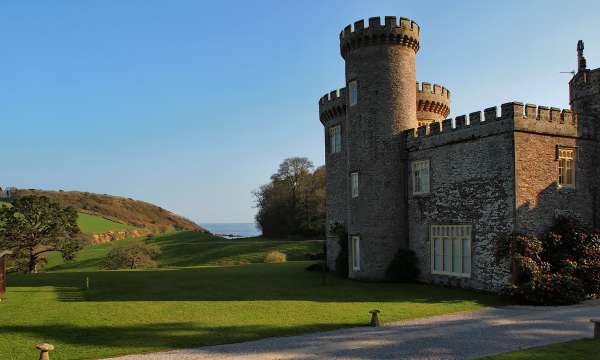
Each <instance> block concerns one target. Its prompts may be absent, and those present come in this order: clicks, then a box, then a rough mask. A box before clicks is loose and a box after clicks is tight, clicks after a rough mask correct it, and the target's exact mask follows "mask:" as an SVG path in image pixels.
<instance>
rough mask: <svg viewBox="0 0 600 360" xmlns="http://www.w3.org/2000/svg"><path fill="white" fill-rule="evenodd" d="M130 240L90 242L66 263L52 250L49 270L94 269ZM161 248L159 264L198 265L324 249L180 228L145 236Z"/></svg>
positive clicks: (298, 256) (311, 243)
mask: <svg viewBox="0 0 600 360" xmlns="http://www.w3.org/2000/svg"><path fill="white" fill-rule="evenodd" d="M129 241H131V240H130V239H127V240H120V241H113V242H111V243H105V244H98V245H91V246H88V247H86V248H84V249H83V250H81V251H80V252H79V253H77V257H76V259H75V261H73V262H69V263H64V262H63V261H62V259H61V257H60V256H59V255H58V254H50V255H49V256H48V258H47V260H48V264H47V265H46V266H45V267H44V269H45V270H46V271H95V270H99V269H100V264H101V262H102V259H103V258H104V257H105V256H106V254H107V253H108V252H109V251H110V249H111V248H112V247H113V246H120V245H124V244H126V243H127V242H129ZM146 241H147V242H149V243H154V244H156V245H158V246H159V247H160V248H161V251H162V254H160V255H159V256H158V258H157V259H156V260H157V263H158V266H159V267H196V266H207V265H236V264H246V263H262V262H263V260H264V258H265V256H266V255H267V254H268V253H269V252H270V251H273V250H277V251H281V252H283V253H285V254H286V255H287V256H288V260H289V261H295V260H305V254H307V253H318V252H320V251H322V249H323V242H322V241H321V240H306V241H281V240H270V239H265V238H262V237H257V238H245V239H235V240H227V239H223V238H220V237H217V236H214V235H211V234H208V233H201V232H191V231H190V232H178V233H172V234H165V235H161V236H157V237H154V238H152V239H148V240H146Z"/></svg>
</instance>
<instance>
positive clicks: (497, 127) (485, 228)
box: [408, 113, 514, 291]
mask: <svg viewBox="0 0 600 360" xmlns="http://www.w3.org/2000/svg"><path fill="white" fill-rule="evenodd" d="M476 116H480V114H479V113H475V114H474V115H473V116H472V121H473V124H472V126H471V127H467V126H466V125H465V122H464V121H465V118H464V117H460V118H458V119H457V124H458V128H457V129H452V128H451V124H450V123H449V121H448V120H446V121H445V126H446V127H445V128H444V134H438V135H437V136H429V137H426V136H424V135H425V133H424V131H423V129H419V130H420V132H421V135H422V136H421V137H420V139H419V138H413V139H409V142H408V149H409V160H410V161H414V160H429V161H430V193H429V194H426V195H413V194H412V191H411V192H409V195H408V209H409V212H408V214H409V218H408V224H409V233H410V239H409V247H410V248H411V249H412V250H413V251H415V253H416V254H417V257H418V259H419V267H420V269H421V278H420V280H421V281H425V282H430V283H434V284H443V285H451V286H458V287H464V288H473V289H481V290H488V291H495V290H498V289H500V288H502V287H503V286H504V285H506V284H508V282H509V281H510V266H509V264H508V263H506V262H502V263H498V262H497V261H496V256H495V252H496V244H497V241H499V239H504V238H505V237H506V235H507V234H509V233H510V232H511V231H512V227H513V218H514V211H513V209H514V191H513V189H514V167H513V153H514V147H513V140H512V130H511V129H512V126H511V121H510V119H508V120H497V121H496V120H491V121H490V122H488V123H485V126H484V125H483V123H482V125H479V124H477V125H475V117H476ZM436 125H437V124H436ZM435 130H436V129H434V131H435ZM409 184H410V187H409V188H410V189H412V178H411V177H409ZM431 225H471V226H472V239H471V275H470V277H469V278H467V277H455V276H447V275H435V274H432V264H431V253H432V244H431V241H430V237H429V231H430V226H431Z"/></svg>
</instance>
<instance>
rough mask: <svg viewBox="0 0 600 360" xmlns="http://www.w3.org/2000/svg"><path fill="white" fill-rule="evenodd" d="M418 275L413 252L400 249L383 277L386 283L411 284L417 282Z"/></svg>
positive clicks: (418, 271) (415, 256) (416, 261)
mask: <svg viewBox="0 0 600 360" xmlns="http://www.w3.org/2000/svg"><path fill="white" fill-rule="evenodd" d="M420 273H421V271H420V270H419V265H418V260H417V255H416V254H415V252H414V251H412V250H409V249H400V250H399V251H398V252H397V253H396V255H395V256H394V259H393V260H392V262H391V263H390V265H389V267H388V269H387V271H386V273H385V277H386V280H388V281H395V282H413V281H415V280H417V277H418V276H419V274H420Z"/></svg>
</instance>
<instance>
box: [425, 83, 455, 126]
mask: <svg viewBox="0 0 600 360" xmlns="http://www.w3.org/2000/svg"><path fill="white" fill-rule="evenodd" d="M448 114H450V91H448V90H447V89H446V88H445V87H443V86H441V85H438V84H434V85H433V88H432V87H431V84H430V83H427V82H424V83H422V84H421V86H419V83H417V122H418V123H419V126H428V125H429V124H431V123H432V122H442V121H444V120H445V119H446V117H447V116H448Z"/></svg>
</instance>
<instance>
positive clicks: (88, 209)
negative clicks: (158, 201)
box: [15, 189, 206, 233]
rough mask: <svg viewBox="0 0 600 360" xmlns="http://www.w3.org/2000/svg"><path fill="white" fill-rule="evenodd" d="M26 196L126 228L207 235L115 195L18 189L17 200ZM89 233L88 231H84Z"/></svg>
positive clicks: (186, 222) (169, 215)
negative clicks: (50, 201) (41, 197)
mask: <svg viewBox="0 0 600 360" xmlns="http://www.w3.org/2000/svg"><path fill="white" fill-rule="evenodd" d="M26 195H38V196H46V197H48V198H50V200H52V201H54V202H57V203H59V204H61V205H62V206H71V207H74V208H75V209H78V210H79V211H80V212H81V213H85V214H89V215H96V216H98V217H100V218H104V219H105V220H111V221H113V222H114V223H117V224H126V225H129V226H131V227H135V228H145V229H148V230H151V231H153V232H162V233H166V232H170V231H186V230H190V231H206V230H205V229H203V228H201V227H200V226H198V225H197V224H196V223H194V222H193V221H191V220H188V219H186V218H184V217H182V216H179V215H176V214H174V213H172V212H170V211H168V210H165V209H163V208H161V207H159V206H156V205H153V204H150V203H147V202H143V201H138V200H133V199H129V198H123V197H119V196H112V195H101V194H94V193H88V192H79V191H46V190H34V189H18V190H17V191H16V193H15V197H17V198H18V197H22V196H26ZM82 221H83V225H84V226H87V224H88V223H90V226H91V227H96V228H103V227H105V225H106V227H108V230H114V227H115V225H113V224H110V225H109V224H101V223H98V222H96V221H94V220H93V219H91V218H90V219H87V218H84V219H83V220H82ZM84 232H85V231H84Z"/></svg>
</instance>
